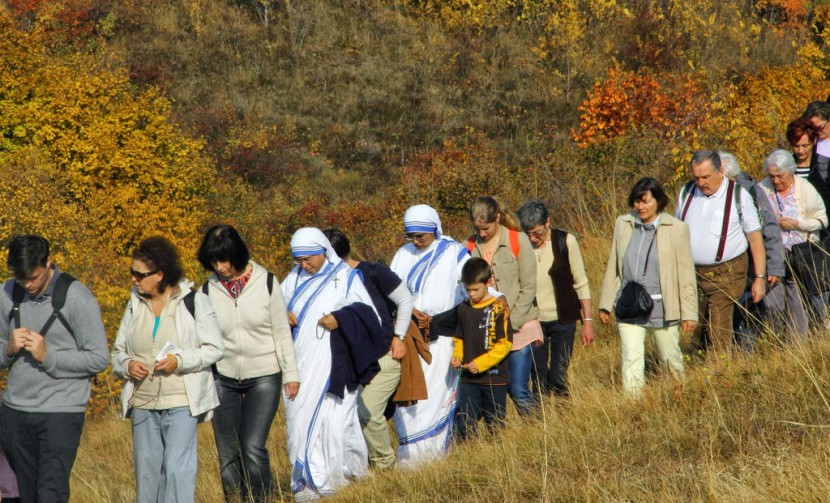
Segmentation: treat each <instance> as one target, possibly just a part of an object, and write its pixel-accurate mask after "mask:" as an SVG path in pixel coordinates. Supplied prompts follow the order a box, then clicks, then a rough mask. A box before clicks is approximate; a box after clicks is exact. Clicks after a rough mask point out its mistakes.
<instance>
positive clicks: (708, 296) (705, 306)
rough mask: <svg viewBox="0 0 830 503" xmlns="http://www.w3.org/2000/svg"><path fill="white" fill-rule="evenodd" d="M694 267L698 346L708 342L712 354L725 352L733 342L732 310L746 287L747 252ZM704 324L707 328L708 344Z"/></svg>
mask: <svg viewBox="0 0 830 503" xmlns="http://www.w3.org/2000/svg"><path fill="white" fill-rule="evenodd" d="M695 270H696V271H697V298H698V309H699V319H700V325H699V326H698V330H697V331H696V332H695V336H696V339H697V341H699V342H700V344H701V347H707V346H709V347H710V349H709V351H710V352H712V353H714V355H718V354H724V353H726V352H728V351H729V350H730V348H731V347H732V345H733V339H734V336H735V334H734V332H733V330H732V314H733V311H734V309H735V303H736V302H737V300H738V299H739V298H740V297H741V294H742V293H743V292H744V289H745V288H746V272H747V259H746V253H742V254H741V255H739V256H738V257H736V258H734V259H732V260H730V261H728V262H724V263H722V264H716V265H707V266H697V267H695ZM704 321H705V324H704ZM704 327H705V328H706V329H707V330H708V344H707V341H706V340H705V337H704V335H703V328H704Z"/></svg>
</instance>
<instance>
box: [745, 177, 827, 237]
mask: <svg viewBox="0 0 830 503" xmlns="http://www.w3.org/2000/svg"><path fill="white" fill-rule="evenodd" d="M794 182H795V190H794V191H793V196H794V197H795V206H796V207H797V208H798V215H799V218H798V230H799V232H800V233H801V235H802V236H803V237H804V238H805V239H810V241H813V242H815V243H817V242H818V240H819V235H818V231H820V230H822V229H824V228H826V227H827V209H826V208H825V207H824V201H822V199H821V196H820V195H819V193H818V191H817V190H816V189H815V187H813V184H812V183H810V182H809V181H807V180H806V179H804V178H801V177H800V176H796V177H795V180H794ZM759 185H760V186H761V189H763V191H764V193H765V194H766V195H767V197H768V198H769V197H771V196H772V195H773V194H775V188H774V187H773V186H772V181H771V180H770V179H769V177H767V178H764V179H763V180H761V183H759ZM770 204H771V205H772V210H773V211H774V212H775V214H776V215H778V214H779V213H780V211H779V209H778V205H777V204H776V203H775V198H774V197H773V198H772V199H771V200H770ZM782 232H784V231H782Z"/></svg>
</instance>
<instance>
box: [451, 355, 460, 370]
mask: <svg viewBox="0 0 830 503" xmlns="http://www.w3.org/2000/svg"><path fill="white" fill-rule="evenodd" d="M460 366H461V360H459V359H458V357H457V356H454V357H453V359H452V360H450V367H452V368H454V369H457V368H458V367H460Z"/></svg>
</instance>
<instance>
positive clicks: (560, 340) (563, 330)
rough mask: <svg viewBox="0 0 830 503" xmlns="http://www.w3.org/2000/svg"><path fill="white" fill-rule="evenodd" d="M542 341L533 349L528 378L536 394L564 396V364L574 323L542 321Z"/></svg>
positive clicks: (569, 352) (571, 347)
mask: <svg viewBox="0 0 830 503" xmlns="http://www.w3.org/2000/svg"><path fill="white" fill-rule="evenodd" d="M541 325H542V334H543V335H544V342H543V343H542V345H541V346H538V347H534V348H533V369H532V371H531V373H530V376H531V378H530V380H531V382H533V391H534V393H535V394H536V395H537V396H538V395H541V394H546V395H547V394H550V393H551V392H552V393H553V394H555V395H556V396H568V366H569V365H570V364H571V355H573V351H574V334H575V333H576V322H575V321H572V322H570V323H560V322H558V321H543V322H541Z"/></svg>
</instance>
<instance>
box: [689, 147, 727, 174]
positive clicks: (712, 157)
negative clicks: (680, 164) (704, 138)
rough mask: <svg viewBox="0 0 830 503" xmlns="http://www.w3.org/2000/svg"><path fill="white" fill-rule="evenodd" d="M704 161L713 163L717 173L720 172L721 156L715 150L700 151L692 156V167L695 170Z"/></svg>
mask: <svg viewBox="0 0 830 503" xmlns="http://www.w3.org/2000/svg"><path fill="white" fill-rule="evenodd" d="M704 161H712V167H713V168H715V171H720V156H719V155H718V153H717V152H715V151H714V150H698V151H697V152H695V153H694V154H692V162H691V165H692V167H693V168H694V167H695V166H697V165H698V164H700V163H702V162H704Z"/></svg>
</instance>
